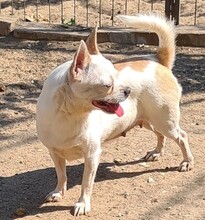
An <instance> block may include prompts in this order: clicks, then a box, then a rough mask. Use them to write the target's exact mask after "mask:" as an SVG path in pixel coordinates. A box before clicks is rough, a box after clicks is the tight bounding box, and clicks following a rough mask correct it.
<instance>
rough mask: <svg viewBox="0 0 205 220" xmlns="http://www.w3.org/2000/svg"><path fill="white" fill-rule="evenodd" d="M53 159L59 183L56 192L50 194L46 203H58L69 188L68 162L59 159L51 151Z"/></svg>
mask: <svg viewBox="0 0 205 220" xmlns="http://www.w3.org/2000/svg"><path fill="white" fill-rule="evenodd" d="M50 155H51V158H52V159H53V162H54V164H55V169H56V174H57V179H58V183H57V186H56V188H55V190H54V191H52V192H50V193H49V194H48V195H47V196H46V198H45V200H44V201H45V202H58V201H60V199H61V198H62V197H63V195H64V192H65V191H66V187H67V176H66V160H65V159H63V158H61V157H59V156H58V155H57V154H56V153H55V152H53V151H50Z"/></svg>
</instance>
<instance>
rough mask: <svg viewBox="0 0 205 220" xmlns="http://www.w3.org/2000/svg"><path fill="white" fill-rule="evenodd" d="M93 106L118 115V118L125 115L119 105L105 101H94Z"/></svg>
mask: <svg viewBox="0 0 205 220" xmlns="http://www.w3.org/2000/svg"><path fill="white" fill-rule="evenodd" d="M92 104H93V105H94V106H95V107H97V108H100V109H102V110H103V111H105V112H108V113H111V114H116V115H117V116H119V117H121V116H123V114H124V111H123V109H122V107H121V105H120V104H119V103H109V102H105V101H95V100H94V101H92Z"/></svg>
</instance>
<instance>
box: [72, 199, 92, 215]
mask: <svg viewBox="0 0 205 220" xmlns="http://www.w3.org/2000/svg"><path fill="white" fill-rule="evenodd" d="M89 212H90V204H89V203H88V204H86V203H85V202H78V203H76V204H75V207H74V216H79V215H88V213H89Z"/></svg>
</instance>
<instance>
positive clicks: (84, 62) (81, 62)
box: [70, 40, 91, 79]
mask: <svg viewBox="0 0 205 220" xmlns="http://www.w3.org/2000/svg"><path fill="white" fill-rule="evenodd" d="M90 62H91V57H90V54H89V52H88V49H87V46H86V44H85V42H84V41H83V40H81V42H80V46H79V48H78V50H77V52H76V54H75V56H74V59H73V63H72V65H71V69H70V73H71V75H72V77H73V79H77V78H78V76H79V74H80V73H82V72H83V70H84V69H85V68H86V67H87V66H88V65H89V63H90Z"/></svg>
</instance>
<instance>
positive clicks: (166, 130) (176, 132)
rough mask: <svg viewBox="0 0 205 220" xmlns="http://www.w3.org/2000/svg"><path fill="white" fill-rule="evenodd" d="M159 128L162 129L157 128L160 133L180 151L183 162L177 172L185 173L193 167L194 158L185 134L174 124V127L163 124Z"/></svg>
mask: <svg viewBox="0 0 205 220" xmlns="http://www.w3.org/2000/svg"><path fill="white" fill-rule="evenodd" d="M158 125H159V124H158ZM161 128H163V129H160V127H159V130H160V133H162V134H163V135H164V136H166V137H168V138H171V139H172V140H174V141H175V142H176V143H177V144H178V146H179V147H180V149H181V151H182V154H183V161H182V162H181V163H180V165H179V168H178V169H179V171H181V172H185V171H189V170H191V169H192V168H193V167H194V157H193V155H192V153H191V150H190V148H189V142H188V135H187V133H186V132H185V131H183V130H182V129H181V128H180V127H179V125H178V123H175V126H173V124H172V126H171V127H170V125H169V124H166V126H165V124H163V125H162V127H161Z"/></svg>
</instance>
